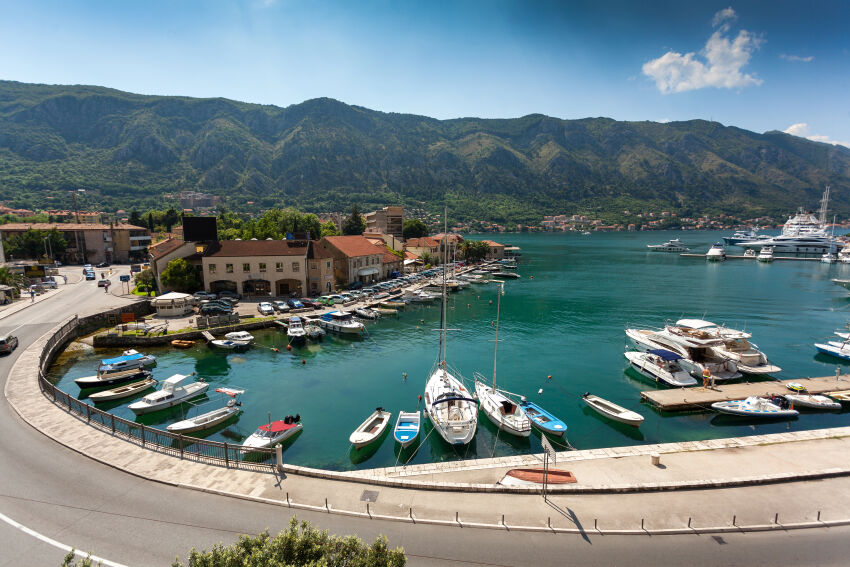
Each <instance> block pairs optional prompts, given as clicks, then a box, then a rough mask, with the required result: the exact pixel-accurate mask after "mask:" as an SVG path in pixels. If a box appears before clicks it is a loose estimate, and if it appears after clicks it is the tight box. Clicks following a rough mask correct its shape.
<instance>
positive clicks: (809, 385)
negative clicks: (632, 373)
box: [640, 374, 850, 411]
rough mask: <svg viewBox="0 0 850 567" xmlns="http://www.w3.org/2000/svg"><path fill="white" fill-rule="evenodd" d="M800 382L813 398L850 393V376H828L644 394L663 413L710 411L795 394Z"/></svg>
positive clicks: (678, 389)
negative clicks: (734, 403)
mask: <svg viewBox="0 0 850 567" xmlns="http://www.w3.org/2000/svg"><path fill="white" fill-rule="evenodd" d="M789 382H799V383H800V384H802V385H803V386H805V387H806V390H807V391H808V393H809V394H823V393H826V392H835V391H839V390H850V374H842V375H841V376H838V377H836V376H824V377H820V378H797V379H794V380H782V381H776V382H750V383H737V384H721V383H717V384H715V387H714V389H713V390H712V389H711V388H709V389H705V388H703V387H702V386H699V387H693V388H676V389H669V390H647V391H644V392H641V393H640V397H641V399H642V400H643V401H645V402H648V403H649V404H651V405H653V406H655V407H656V408H658V409H660V410H662V411H688V410H699V409H705V410H707V409H710V406H711V404H713V403H714V402H724V401H728V400H742V399H744V398H746V397H749V396H770V395H771V394H790V393H792V392H791V390H789V389H788V388H787V387H786V386H785V385H786V384H788V383H789Z"/></svg>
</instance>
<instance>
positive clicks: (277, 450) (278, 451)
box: [274, 444, 283, 469]
mask: <svg viewBox="0 0 850 567" xmlns="http://www.w3.org/2000/svg"><path fill="white" fill-rule="evenodd" d="M274 458H275V461H277V468H278V469H280V468H281V467H282V466H283V447H281V446H280V444H278V445H275V447H274Z"/></svg>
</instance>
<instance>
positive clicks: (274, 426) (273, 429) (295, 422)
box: [242, 414, 302, 450]
mask: <svg viewBox="0 0 850 567" xmlns="http://www.w3.org/2000/svg"><path fill="white" fill-rule="evenodd" d="M301 429H302V426H301V416H300V415H298V414H296V415H295V416H291V415H288V416H286V417H285V418H284V419H282V420H278V421H272V422H270V423H267V424H265V425H261V426H260V427H258V428H257V430H256V431H255V432H254V433H252V434H251V435H250V436H248V438H247V439H245V441H243V442H242V449H243V450H250V449H263V448H265V447H273V446H274V445H277V444H279V443H283V442H284V441H286V440H287V439H290V438H292V437H293V436H294V435H295V434H296V433H298V432H299V431H301Z"/></svg>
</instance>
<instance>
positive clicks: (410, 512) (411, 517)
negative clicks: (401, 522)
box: [409, 506, 415, 523]
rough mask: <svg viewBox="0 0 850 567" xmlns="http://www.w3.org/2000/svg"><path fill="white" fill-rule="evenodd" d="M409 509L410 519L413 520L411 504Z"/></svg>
mask: <svg viewBox="0 0 850 567" xmlns="http://www.w3.org/2000/svg"><path fill="white" fill-rule="evenodd" d="M409 510H410V511H409V515H410V519H411V520H413V507H412V506H411V507H410V509H409ZM414 523H415V521H414Z"/></svg>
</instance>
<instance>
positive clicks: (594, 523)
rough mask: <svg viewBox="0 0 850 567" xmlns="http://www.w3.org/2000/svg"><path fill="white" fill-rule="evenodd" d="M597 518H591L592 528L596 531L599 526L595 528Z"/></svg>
mask: <svg viewBox="0 0 850 567" xmlns="http://www.w3.org/2000/svg"><path fill="white" fill-rule="evenodd" d="M597 520H598V518H593V529H594V530H596V531H597V532H598V531H599V528H597V527H596V522H597Z"/></svg>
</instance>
